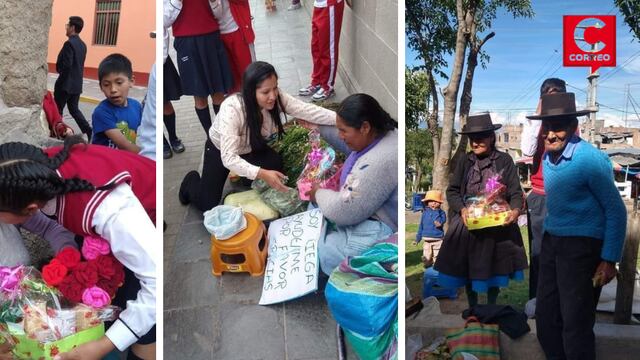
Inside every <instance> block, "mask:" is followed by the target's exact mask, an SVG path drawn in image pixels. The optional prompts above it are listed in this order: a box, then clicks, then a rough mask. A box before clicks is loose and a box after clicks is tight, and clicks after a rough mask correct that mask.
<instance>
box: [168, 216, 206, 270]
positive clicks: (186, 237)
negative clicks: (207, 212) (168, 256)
mask: <svg viewBox="0 0 640 360" xmlns="http://www.w3.org/2000/svg"><path fill="white" fill-rule="evenodd" d="M210 251H211V235H209V232H208V231H207V229H206V228H205V227H204V225H203V224H202V222H199V223H191V224H186V225H183V226H182V228H181V229H180V233H178V240H177V241H176V245H175V249H174V252H173V261H174V262H176V263H178V262H188V261H195V260H204V259H209V252H210Z"/></svg>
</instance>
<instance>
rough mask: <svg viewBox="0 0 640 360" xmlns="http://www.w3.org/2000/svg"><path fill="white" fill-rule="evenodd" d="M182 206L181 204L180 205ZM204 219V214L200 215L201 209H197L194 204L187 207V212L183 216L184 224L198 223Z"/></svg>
mask: <svg viewBox="0 0 640 360" xmlns="http://www.w3.org/2000/svg"><path fill="white" fill-rule="evenodd" d="M181 206H182V205H181ZM203 221H204V216H203V215H202V211H200V210H198V209H197V208H196V207H194V206H189V207H187V214H186V215H185V217H184V222H183V223H184V224H185V225H186V224H192V223H200V224H202V222H203Z"/></svg>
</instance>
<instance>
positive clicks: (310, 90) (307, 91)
mask: <svg viewBox="0 0 640 360" xmlns="http://www.w3.org/2000/svg"><path fill="white" fill-rule="evenodd" d="M320 89H322V87H320V85H309V86H307V87H303V88H302V89H300V90H298V95H300V96H311V95H313V94H315V93H317V92H318V90H320Z"/></svg>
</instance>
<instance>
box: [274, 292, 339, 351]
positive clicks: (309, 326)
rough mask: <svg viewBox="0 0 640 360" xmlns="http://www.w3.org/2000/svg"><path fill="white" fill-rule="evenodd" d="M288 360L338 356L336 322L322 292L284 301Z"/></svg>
mask: <svg viewBox="0 0 640 360" xmlns="http://www.w3.org/2000/svg"><path fill="white" fill-rule="evenodd" d="M284 309H285V310H284V313H285V324H286V326H285V329H286V330H285V336H286V339H287V342H286V347H287V355H288V357H289V359H300V360H302V359H317V358H331V357H333V358H334V359H335V356H336V354H337V351H338V342H337V338H336V323H335V321H333V318H332V316H331V312H330V311H329V308H328V307H327V302H326V300H325V298H324V296H323V295H321V294H310V295H307V296H305V297H303V298H301V299H297V300H294V301H290V302H287V303H285V304H284Z"/></svg>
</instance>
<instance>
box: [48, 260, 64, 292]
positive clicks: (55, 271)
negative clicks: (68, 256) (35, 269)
mask: <svg viewBox="0 0 640 360" xmlns="http://www.w3.org/2000/svg"><path fill="white" fill-rule="evenodd" d="M68 272H69V269H67V267H66V266H64V265H63V264H62V262H60V260H58V259H53V260H51V262H50V263H49V264H48V265H45V266H44V267H43V268H42V278H43V279H44V282H45V283H47V285H49V286H56V285H58V284H60V283H61V282H62V279H64V277H65V276H67V273H68Z"/></svg>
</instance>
